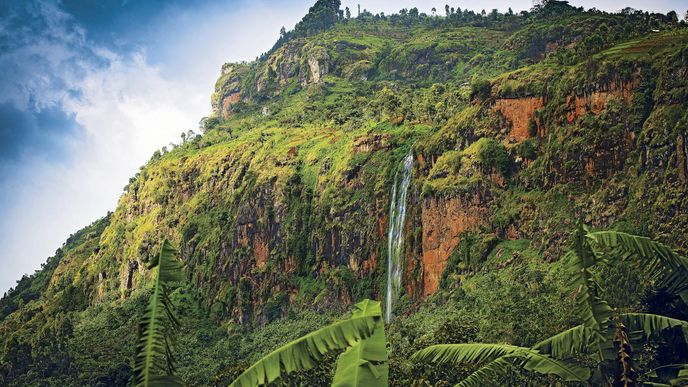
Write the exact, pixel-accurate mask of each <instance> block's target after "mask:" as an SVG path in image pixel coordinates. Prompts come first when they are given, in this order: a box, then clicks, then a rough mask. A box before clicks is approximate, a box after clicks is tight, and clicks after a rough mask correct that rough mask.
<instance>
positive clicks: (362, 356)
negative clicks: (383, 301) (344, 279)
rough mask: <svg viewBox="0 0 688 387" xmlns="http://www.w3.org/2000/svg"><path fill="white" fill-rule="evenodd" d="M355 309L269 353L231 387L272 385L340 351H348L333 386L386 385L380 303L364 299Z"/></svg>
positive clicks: (340, 363) (341, 358)
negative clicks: (327, 355) (326, 355)
mask: <svg viewBox="0 0 688 387" xmlns="http://www.w3.org/2000/svg"><path fill="white" fill-rule="evenodd" d="M354 308H355V310H354V313H353V314H352V316H351V318H348V319H346V320H342V321H338V322H336V323H333V324H331V325H328V326H326V327H324V328H321V329H319V330H317V331H315V332H312V333H309V334H307V335H305V336H303V337H301V338H300V339H297V340H294V341H292V342H290V343H287V344H285V345H283V346H282V347H280V348H278V349H276V350H275V351H273V352H271V353H269V354H268V355H266V356H265V357H263V358H262V359H260V360H259V361H257V362H256V363H255V364H253V365H252V366H250V367H249V368H248V369H246V371H244V372H243V373H242V374H241V375H239V376H238V377H237V378H236V379H235V380H234V381H233V382H232V384H231V385H230V386H232V387H233V386H237V387H248V386H255V385H258V384H267V383H271V382H273V381H275V380H277V379H278V378H279V377H280V376H281V375H282V373H287V374H288V373H291V372H294V371H302V370H307V369H310V368H312V367H313V366H315V364H316V363H317V362H318V361H320V360H321V359H322V357H323V355H325V354H327V353H330V352H332V351H336V350H340V349H345V351H344V353H342V354H341V355H340V357H339V359H338V360H337V370H336V372H335V375H334V379H333V383H332V384H333V385H335V386H359V385H361V386H365V385H383V386H384V385H386V384H387V373H388V370H387V352H386V348H385V335H384V322H383V320H382V309H381V308H380V302H379V301H370V300H364V301H362V302H359V303H358V304H356V305H355V306H354Z"/></svg>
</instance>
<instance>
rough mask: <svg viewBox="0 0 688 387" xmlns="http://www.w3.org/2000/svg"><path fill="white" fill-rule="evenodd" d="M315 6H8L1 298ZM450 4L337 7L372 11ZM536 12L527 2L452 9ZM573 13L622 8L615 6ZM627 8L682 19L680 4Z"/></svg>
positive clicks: (179, 0)
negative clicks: (224, 75) (231, 65)
mask: <svg viewBox="0 0 688 387" xmlns="http://www.w3.org/2000/svg"><path fill="white" fill-rule="evenodd" d="M313 2H314V0H308V1H307V0H291V1H277V0H273V1H269V0H252V1H251V0H215V1H212V0H195V1H191V0H171V1H167V2H162V1H158V0H100V1H92V0H62V1H59V0H41V1H32V0H26V1H24V0H0V74H1V75H0V268H1V269H0V294H2V293H3V292H4V291H6V290H7V289H9V288H10V287H12V286H14V284H15V281H16V280H17V279H19V278H20V277H21V275H22V274H24V273H32V272H33V271H34V270H35V269H37V268H38V267H39V266H40V264H41V263H42V262H44V261H45V259H46V258H47V257H48V256H50V255H52V254H53V253H54V251H55V249H57V248H58V247H60V246H61V245H62V243H63V242H64V240H65V239H66V238H67V237H68V236H69V235H70V234H71V233H72V232H74V231H76V230H78V229H80V228H81V227H83V226H85V225H87V224H89V223H91V222H92V221H93V220H95V219H97V218H99V217H101V216H103V215H105V213H106V212H107V211H108V210H114V209H115V206H116V203H117V199H118V197H119V195H120V194H121V193H122V188H123V187H124V185H125V184H126V183H127V181H128V179H129V177H130V176H132V175H133V174H134V173H136V171H137V170H138V168H139V166H141V165H142V164H144V163H145V161H146V160H147V159H148V158H149V157H150V155H151V154H152V152H153V151H154V150H155V149H158V148H160V147H162V146H164V145H166V144H169V143H170V142H177V141H178V139H179V134H180V133H181V132H182V131H186V130H189V129H195V128H196V127H197V126H198V121H199V120H200V119H201V118H202V117H204V116H206V115H208V113H209V111H210V102H209V101H210V98H209V97H210V94H211V92H212V88H213V85H214V82H215V80H216V78H217V76H218V74H219V69H220V66H221V65H222V64H223V63H224V62H228V61H239V60H252V59H253V58H255V57H256V56H258V55H259V54H260V53H262V52H265V51H267V50H268V49H269V48H270V47H271V46H272V44H273V43H274V41H275V40H276V38H277V36H278V33H279V29H280V27H281V26H286V27H287V29H290V28H291V27H293V26H294V24H295V23H296V22H297V21H298V20H299V19H300V18H301V17H302V16H303V15H304V14H305V13H306V12H307V10H308V7H309V6H310V5H312V3H313ZM445 2H446V1H436V2H435V1H426V0H423V1H421V0H415V1H406V0H359V1H348V0H345V1H343V5H342V7H344V6H349V7H350V8H351V9H352V11H353V10H355V9H356V5H357V4H359V3H360V4H361V8H366V9H368V10H370V11H372V12H379V11H384V12H385V13H388V14H389V13H392V12H395V11H397V10H398V9H400V8H403V7H406V8H409V7H413V6H414V5H415V6H418V5H421V4H422V6H419V8H420V9H421V11H426V12H429V10H430V8H432V7H433V6H434V7H436V8H437V9H438V10H439V9H444V3H445ZM451 3H452V4H451V5H453V6H460V7H462V8H469V9H476V10H480V9H483V8H485V9H488V10H489V9H491V8H498V9H500V10H506V8H507V7H511V8H512V9H513V10H514V11H520V10H523V9H528V8H530V7H531V6H532V2H531V1H530V0H480V1H478V0H466V1H461V2H458V3H457V2H451ZM571 3H572V4H574V5H576V6H584V7H586V8H588V7H593V6H594V7H597V8H600V9H606V10H612V11H613V10H617V9H618V8H620V7H621V6H622V5H621V4H620V3H619V2H618V1H611V0H598V1H589V0H573V1H571ZM623 6H631V7H634V8H643V9H647V7H648V6H651V7H652V8H651V9H652V10H655V11H659V12H664V13H666V12H667V11H669V10H672V9H675V10H677V11H678V13H679V14H680V15H683V14H684V13H685V9H684V8H688V5H686V4H685V1H684V0H658V1H654V2H652V3H651V4H650V5H648V4H647V2H645V1H639V0H629V1H626V2H624V3H623Z"/></svg>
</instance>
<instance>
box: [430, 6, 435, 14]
mask: <svg viewBox="0 0 688 387" xmlns="http://www.w3.org/2000/svg"><path fill="white" fill-rule="evenodd" d="M430 12H432V16H435V13H437V8H435V7H432V9H430Z"/></svg>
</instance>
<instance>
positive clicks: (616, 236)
mask: <svg viewBox="0 0 688 387" xmlns="http://www.w3.org/2000/svg"><path fill="white" fill-rule="evenodd" d="M612 259H613V260H615V261H621V262H623V263H627V264H632V265H635V266H637V267H639V268H641V269H642V270H644V271H645V274H646V275H647V276H649V277H650V278H657V279H658V283H659V285H660V286H661V287H663V288H664V289H665V291H667V292H669V293H671V294H675V295H677V296H680V297H682V298H683V299H684V300H685V299H686V298H685V296H686V293H687V291H688V259H686V258H684V257H680V256H678V255H677V254H676V253H674V252H673V251H672V250H671V249H669V248H668V247H666V246H664V245H662V244H660V243H657V242H654V241H652V240H650V239H648V238H644V237H638V236H634V235H630V234H625V233H620V232H615V231H604V232H596V233H591V232H589V231H588V230H587V229H586V228H585V227H583V226H579V227H578V229H577V230H576V232H575V233H574V238H573V243H572V246H571V249H570V250H569V252H568V253H567V254H566V256H565V270H566V273H567V275H568V276H569V278H570V282H569V286H570V287H571V289H575V292H576V293H575V294H576V310H575V311H574V312H575V313H576V314H577V315H578V316H579V317H580V318H581V320H583V323H582V324H581V325H578V326H576V327H574V328H571V329H569V330H566V331H564V332H561V333H559V334H557V335H555V336H552V337H550V338H549V339H546V340H543V341H541V342H539V343H537V344H535V345H534V346H533V347H531V348H523V347H514V346H508V345H500V344H445V345H434V346H430V347H428V348H425V349H423V350H421V351H418V352H417V353H416V354H414V355H413V357H412V359H414V360H418V361H429V362H436V363H441V364H460V363H464V362H470V363H479V364H484V365H483V366H482V367H481V368H480V369H478V370H477V371H476V372H474V373H473V374H471V375H470V376H469V377H468V378H467V379H465V380H463V381H462V382H461V383H460V384H459V386H480V385H486V384H489V382H490V379H492V378H495V377H498V376H500V375H504V374H505V373H506V372H508V370H509V367H510V366H517V367H520V368H523V369H525V370H528V371H532V372H537V373H542V374H554V375H557V376H560V377H562V378H563V379H564V380H567V381H579V382H583V383H587V382H588V381H589V380H588V379H589V378H590V377H591V376H590V375H592V382H593V383H594V384H595V385H602V384H607V383H609V377H608V374H609V372H608V369H607V368H606V367H605V364H608V362H609V361H615V364H616V365H617V367H616V368H617V371H616V373H615V375H614V385H615V386H635V385H637V379H638V374H637V372H636V371H635V370H634V369H633V365H632V359H633V351H632V345H631V344H632V341H633V340H635V338H634V337H632V335H629V332H637V333H639V337H638V338H637V340H638V341H640V340H646V339H648V338H650V337H651V336H653V335H656V334H658V333H660V332H663V331H665V330H669V329H673V328H679V327H680V328H681V329H683V330H684V332H685V330H686V329H688V322H686V321H682V320H678V319H674V318H671V317H667V316H661V315H655V314H649V313H619V312H618V311H616V310H614V309H612V308H611V307H610V306H609V304H607V302H606V301H605V300H603V299H602V298H600V296H599V295H600V294H601V293H602V292H601V288H600V286H599V285H598V283H597V281H596V279H595V275H594V274H593V271H592V269H593V267H595V266H597V265H602V264H606V263H608V262H609V260H612ZM658 277H661V278H658ZM580 356H585V357H587V358H588V360H589V361H590V362H591V363H593V364H597V369H596V371H595V372H594V373H592V374H591V373H590V372H589V370H585V369H584V368H582V367H581V366H580V365H579V364H577V363H576V362H574V361H573V360H572V358H574V357H580ZM667 367H674V368H678V369H679V371H678V374H677V376H678V377H679V378H680V377H685V378H688V365H683V364H680V365H671V366H667ZM646 377H647V378H649V379H655V381H656V379H658V377H657V372H654V370H653V371H650V372H648V373H647V374H646ZM684 380H685V379H684Z"/></svg>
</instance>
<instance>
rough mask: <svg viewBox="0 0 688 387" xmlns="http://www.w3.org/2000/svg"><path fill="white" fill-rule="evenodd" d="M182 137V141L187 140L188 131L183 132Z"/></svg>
mask: <svg viewBox="0 0 688 387" xmlns="http://www.w3.org/2000/svg"><path fill="white" fill-rule="evenodd" d="M180 137H181V138H182V143H184V142H186V132H182V134H181V136H180Z"/></svg>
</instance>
